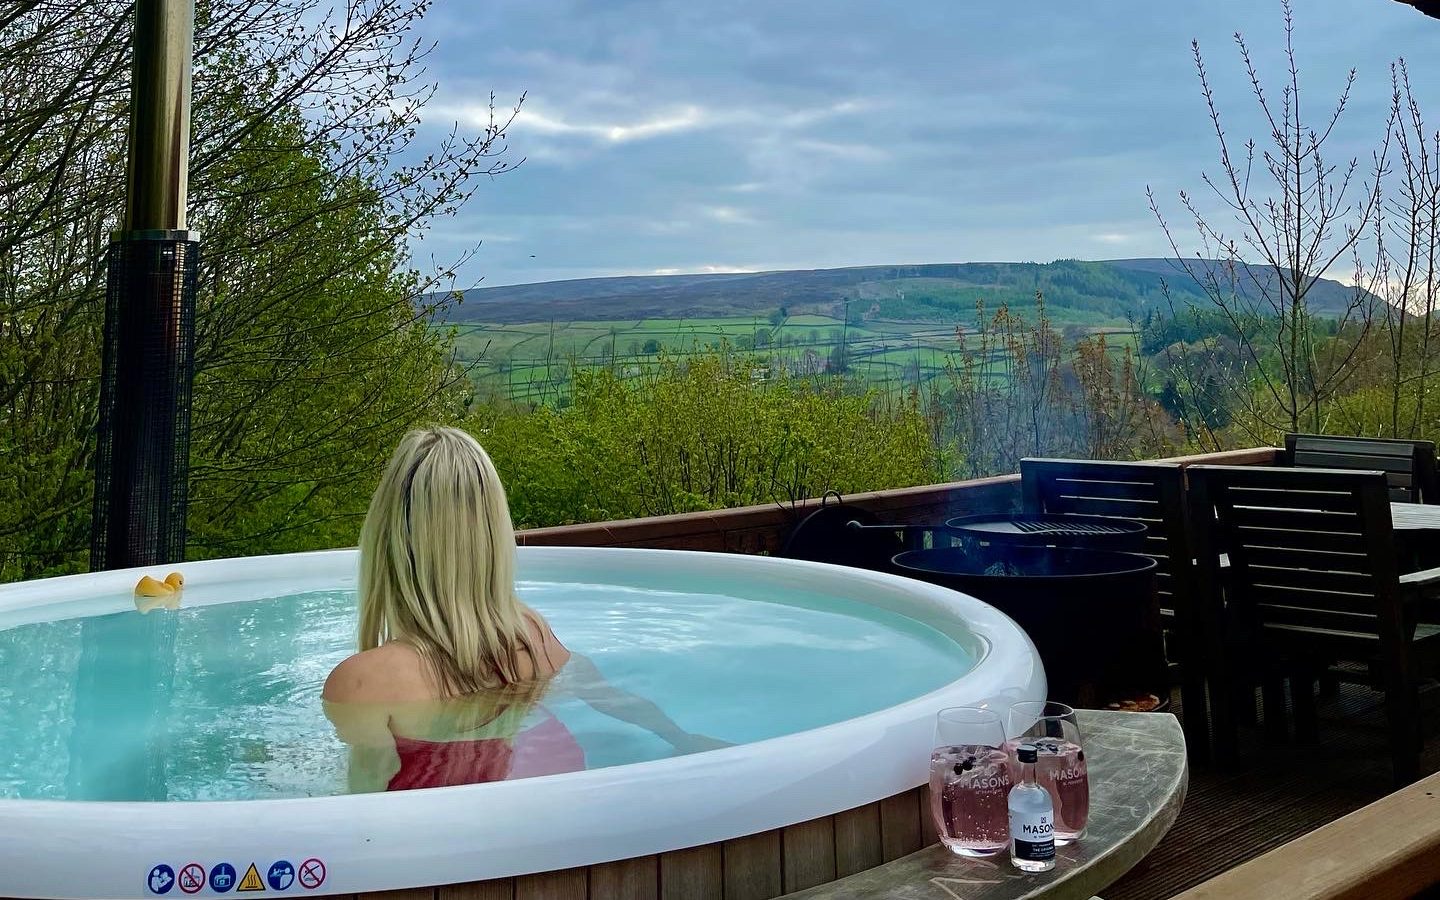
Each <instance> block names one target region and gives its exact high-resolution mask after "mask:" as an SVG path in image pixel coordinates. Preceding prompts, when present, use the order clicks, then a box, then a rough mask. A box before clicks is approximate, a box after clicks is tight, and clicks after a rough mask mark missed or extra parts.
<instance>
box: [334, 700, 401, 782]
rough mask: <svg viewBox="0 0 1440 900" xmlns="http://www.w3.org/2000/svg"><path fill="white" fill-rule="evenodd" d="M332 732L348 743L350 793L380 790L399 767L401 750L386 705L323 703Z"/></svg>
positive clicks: (347, 777) (347, 779) (347, 780)
mask: <svg viewBox="0 0 1440 900" xmlns="http://www.w3.org/2000/svg"><path fill="white" fill-rule="evenodd" d="M325 716H326V718H328V719H329V720H330V722H331V724H333V725H334V726H335V734H336V735H337V736H339V738H340V740H342V741H344V742H345V744H346V745H348V746H349V747H350V766H349V769H348V771H347V774H346V779H345V780H346V785H347V788H348V790H349V791H350V793H352V794H367V793H373V792H377V791H383V790H385V789H386V788H387V787H389V786H390V779H391V778H394V777H395V773H396V772H398V771H400V754H399V753H397V752H395V737H394V735H392V734H391V733H390V716H389V714H388V713H387V712H386V711H385V707H383V706H381V705H380V704H371V703H332V702H329V701H327V702H326V703H325Z"/></svg>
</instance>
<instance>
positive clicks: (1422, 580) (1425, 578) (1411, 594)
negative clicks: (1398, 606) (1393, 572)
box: [1400, 568, 1440, 621]
mask: <svg viewBox="0 0 1440 900" xmlns="http://www.w3.org/2000/svg"><path fill="white" fill-rule="evenodd" d="M1400 596H1401V597H1402V598H1403V599H1402V602H1403V600H1433V599H1437V598H1440V568H1435V569H1425V570H1423V571H1420V572H1411V573H1410V574H1408V575H1401V576H1400ZM1434 614H1435V615H1440V611H1437V612H1436V613H1434ZM1426 621H1432V620H1430V619H1427V620H1426Z"/></svg>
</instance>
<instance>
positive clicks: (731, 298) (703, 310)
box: [449, 259, 1351, 326]
mask: <svg viewBox="0 0 1440 900" xmlns="http://www.w3.org/2000/svg"><path fill="white" fill-rule="evenodd" d="M1271 277H1273V273H1268V272H1267V271H1266V270H1263V269H1259V268H1254V267H1252V268H1251V270H1250V271H1249V272H1247V273H1245V278H1244V279H1242V280H1243V281H1252V280H1253V281H1255V282H1258V283H1261V284H1264V283H1268V279H1269V278H1271ZM1162 284H1168V285H1169V287H1170V290H1171V295H1172V297H1173V298H1174V299H1175V300H1176V302H1178V303H1187V302H1194V303H1208V301H1207V300H1206V299H1205V297H1204V295H1203V294H1202V293H1201V292H1200V290H1199V288H1198V287H1197V286H1196V285H1195V284H1194V282H1193V281H1192V280H1191V279H1190V277H1189V276H1188V275H1186V274H1185V272H1184V271H1182V270H1180V269H1179V267H1178V265H1177V264H1176V262H1175V261H1174V260H1167V259H1126V260H1108V261H1094V262H1087V261H1082V260H1059V261H1056V262H1052V263H943V264H927V265H916V266H861V267H856V268H848V269H814V270H797V271H787V272H756V273H740V274H722V275H654V276H634V277H625V278H584V279H578V280H574V281H554V282H546V283H543V284H526V285H515V286H508V287H494V288H478V289H475V290H470V291H465V292H464V293H463V300H462V302H461V303H460V304H458V305H456V306H455V307H453V308H452V309H451V310H450V312H449V321H450V322H451V323H453V324H463V323H474V324H485V325H504V324H514V323H526V322H549V321H554V322H605V321H625V322H635V321H637V320H647V319H664V320H677V319H687V320H693V319H717V318H735V317H753V316H759V317H762V318H764V317H766V316H768V315H769V314H770V313H772V312H774V311H775V310H777V309H779V308H781V307H784V308H785V309H786V310H787V311H788V312H789V313H790V314H791V315H817V316H825V317H829V318H835V319H846V318H847V317H848V319H849V321H851V322H852V323H859V322H862V321H863V322H869V321H879V322H885V321H890V322H897V321H898V322H938V323H947V324H954V323H956V322H957V321H968V320H969V319H970V318H972V317H973V313H974V309H975V304H976V302H977V301H980V300H984V301H985V302H986V305H987V306H989V307H991V308H994V307H995V306H997V305H999V304H1000V303H1002V302H1003V303H1008V304H1010V305H1011V307H1012V308H1015V309H1020V310H1023V309H1026V308H1029V307H1031V306H1032V305H1033V303H1034V297H1035V292H1036V291H1041V292H1043V293H1044V295H1045V300H1046V304H1047V305H1048V307H1049V309H1050V311H1051V315H1052V317H1053V318H1054V319H1055V320H1056V321H1057V322H1060V323H1062V324H1078V325H1092V326H1099V325H1107V324H1114V323H1117V322H1121V321H1124V320H1125V319H1127V318H1130V317H1138V316H1140V315H1141V314H1143V313H1144V312H1145V311H1146V310H1147V309H1164V308H1166V301H1165V299H1164V295H1163V292H1162ZM1350 296H1351V291H1350V289H1349V288H1346V287H1345V286H1344V285H1342V284H1340V283H1338V282H1335V281H1329V280H1321V281H1320V282H1319V283H1318V284H1317V285H1316V286H1315V288H1314V290H1313V291H1312V292H1311V295H1310V298H1309V300H1310V304H1311V308H1312V309H1313V310H1314V311H1316V312H1333V311H1335V310H1338V309H1343V308H1344V306H1345V304H1346V303H1347V302H1348V301H1349V298H1350Z"/></svg>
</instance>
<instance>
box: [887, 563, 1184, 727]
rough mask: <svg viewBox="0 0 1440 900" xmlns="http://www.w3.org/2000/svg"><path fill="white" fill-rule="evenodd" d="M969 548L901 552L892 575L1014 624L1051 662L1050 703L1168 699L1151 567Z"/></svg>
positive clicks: (1097, 703) (1100, 703)
mask: <svg viewBox="0 0 1440 900" xmlns="http://www.w3.org/2000/svg"><path fill="white" fill-rule="evenodd" d="M966 543H967V546H964V547H938V548H934V549H928V550H911V551H907V552H904V553H900V554H898V555H896V556H895V557H894V559H893V560H892V563H891V565H892V566H893V571H896V572H898V573H900V574H902V575H908V576H909V577H911V578H918V579H920V580H922V581H928V582H930V583H932V584H938V585H941V586H942V587H948V588H951V589H953V590H957V591H961V592H963V593H966V594H969V595H971V596H973V597H976V598H978V599H980V600H983V601H985V602H986V603H989V604H990V605H991V606H994V607H996V608H997V609H999V610H1000V611H1001V612H1003V613H1005V614H1006V615H1008V616H1009V617H1010V618H1012V619H1014V620H1015V621H1016V622H1017V623H1018V624H1019V625H1020V627H1021V628H1023V629H1025V631H1026V633H1027V634H1029V635H1030V640H1032V641H1033V642H1034V643H1035V648H1036V650H1038V651H1039V653H1040V658H1041V660H1043V661H1044V663H1045V673H1046V676H1047V677H1048V679H1049V684H1050V697H1051V698H1052V699H1055V700H1060V701H1062V702H1065V703H1069V704H1070V705H1072V706H1083V707H1096V706H1104V705H1105V704H1106V703H1108V702H1112V701H1117V700H1120V699H1123V698H1133V697H1137V696H1143V695H1145V694H1154V695H1155V696H1156V697H1158V698H1164V697H1166V696H1167V695H1168V686H1167V684H1166V671H1165V654H1164V645H1163V643H1162V639H1161V633H1160V608H1159V604H1158V601H1157V598H1156V595H1155V568H1156V563H1155V560H1153V559H1150V558H1149V557H1145V556H1139V555H1136V554H1131V553H1115V552H1111V551H1107V550H1088V549H1078V548H1064V547H1032V546H1015V545H990V546H988V547H982V546H976V545H973V544H971V542H966Z"/></svg>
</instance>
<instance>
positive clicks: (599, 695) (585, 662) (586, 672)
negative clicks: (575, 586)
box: [566, 651, 730, 753]
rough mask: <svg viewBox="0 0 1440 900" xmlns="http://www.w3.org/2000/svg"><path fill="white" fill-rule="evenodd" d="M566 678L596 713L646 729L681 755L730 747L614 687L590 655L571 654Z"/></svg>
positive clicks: (571, 690) (575, 692)
mask: <svg viewBox="0 0 1440 900" xmlns="http://www.w3.org/2000/svg"><path fill="white" fill-rule="evenodd" d="M566 675H567V676H568V679H567V680H569V685H568V686H569V688H570V692H571V693H573V694H574V695H575V696H576V697H579V698H580V699H581V700H583V701H585V702H586V703H588V704H589V705H590V706H591V707H593V708H594V709H595V710H597V711H598V712H602V713H604V714H605V715H607V716H610V717H611V718H614V719H619V720H620V721H622V722H629V723H630V724H631V725H636V726H638V727H640V728H643V729H645V730H646V731H649V732H651V733H653V734H655V735H656V736H658V737H659V738H660V739H661V740H663V741H665V742H666V743H668V744H670V745H671V746H672V747H674V748H675V749H676V750H679V751H681V752H682V753H697V752H699V751H701V750H716V749H718V748H720V747H729V746H730V744H729V743H727V742H725V741H721V740H716V739H715V738H711V737H706V736H705V735H702V734H692V733H690V732H688V731H686V730H685V729H683V728H681V727H680V726H679V725H677V724H676V723H675V720H674V719H672V718H670V717H669V716H667V715H666V714H665V711H664V710H662V709H661V708H660V707H658V706H656V705H655V704H654V703H653V702H651V701H649V700H646V699H645V698H644V697H641V696H639V695H637V694H632V693H630V692H629V691H627V690H623V689H622V688H618V687H616V686H615V685H613V684H611V683H610V682H609V681H607V680H606V679H605V675H604V674H603V673H601V671H600V669H599V668H598V667H597V666H596V665H595V663H594V661H593V660H591V659H590V657H588V656H585V655H583V654H580V653H575V652H573V651H572V652H571V654H570V662H569V664H568V665H567V666H566Z"/></svg>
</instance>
